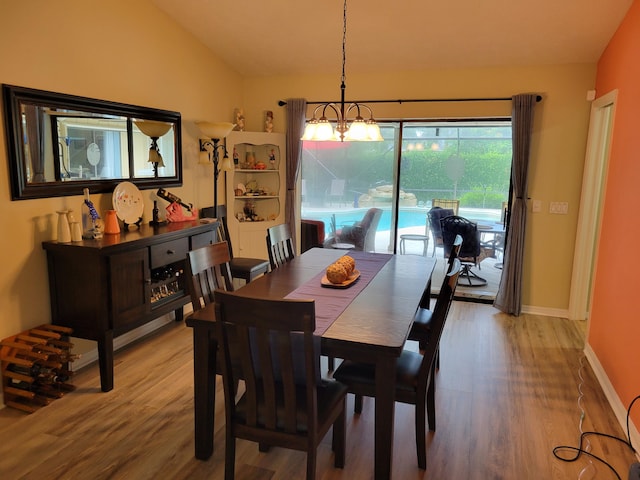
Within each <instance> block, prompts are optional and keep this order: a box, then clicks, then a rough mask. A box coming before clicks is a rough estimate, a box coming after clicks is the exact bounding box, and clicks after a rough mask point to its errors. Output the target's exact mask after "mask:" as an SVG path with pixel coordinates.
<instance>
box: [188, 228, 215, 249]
mask: <svg viewBox="0 0 640 480" xmlns="http://www.w3.org/2000/svg"><path fill="white" fill-rule="evenodd" d="M215 237H216V235H215V232H214V231H211V232H204V233H199V234H198V235H192V236H191V250H197V249H198V248H202V247H206V246H207V245H211V244H212V243H215V241H216V239H215Z"/></svg>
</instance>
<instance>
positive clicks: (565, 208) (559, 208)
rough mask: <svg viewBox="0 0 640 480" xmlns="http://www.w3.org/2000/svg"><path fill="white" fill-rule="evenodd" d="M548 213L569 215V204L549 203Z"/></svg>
mask: <svg viewBox="0 0 640 480" xmlns="http://www.w3.org/2000/svg"><path fill="white" fill-rule="evenodd" d="M549 213H554V214H558V215H566V214H567V213H569V202H551V203H549Z"/></svg>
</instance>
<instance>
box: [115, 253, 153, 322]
mask: <svg viewBox="0 0 640 480" xmlns="http://www.w3.org/2000/svg"><path fill="white" fill-rule="evenodd" d="M148 259H149V252H148V250H147V249H146V248H141V249H139V250H133V251H131V252H125V253H119V254H116V255H112V256H111V257H110V258H109V261H110V262H111V265H110V270H111V275H110V280H111V307H112V308H113V329H114V331H116V332H118V331H119V330H123V329H124V330H127V327H128V326H130V324H135V323H139V322H140V321H141V319H144V318H145V315H147V314H148V313H149V312H150V311H151V300H150V299H151V293H150V292H151V289H150V284H151V282H150V277H149V260H148Z"/></svg>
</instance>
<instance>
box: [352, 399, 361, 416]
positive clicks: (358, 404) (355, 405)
mask: <svg viewBox="0 0 640 480" xmlns="http://www.w3.org/2000/svg"><path fill="white" fill-rule="evenodd" d="M353 411H354V413H362V395H356V398H355V400H354V402H353Z"/></svg>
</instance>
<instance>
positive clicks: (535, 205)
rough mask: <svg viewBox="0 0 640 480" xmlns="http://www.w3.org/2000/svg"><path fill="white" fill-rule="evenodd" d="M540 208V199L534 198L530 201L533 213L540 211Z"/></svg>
mask: <svg viewBox="0 0 640 480" xmlns="http://www.w3.org/2000/svg"><path fill="white" fill-rule="evenodd" d="M541 210H542V201H540V200H534V201H533V202H532V203H531V211H532V212H533V213H538V212H540V211H541Z"/></svg>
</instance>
